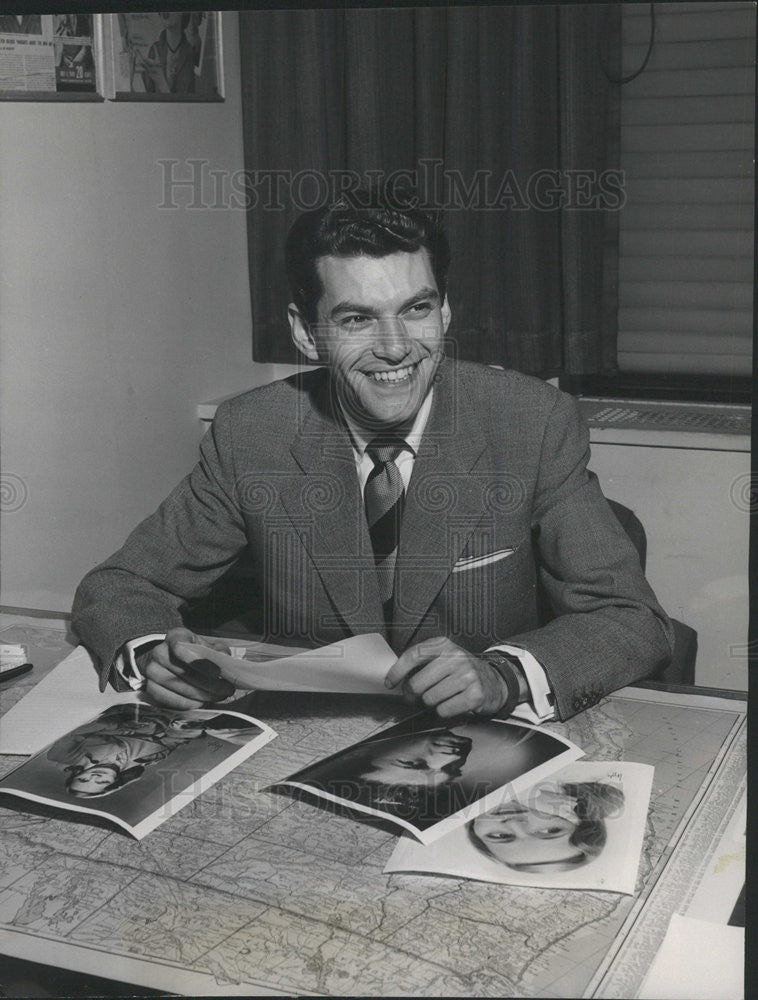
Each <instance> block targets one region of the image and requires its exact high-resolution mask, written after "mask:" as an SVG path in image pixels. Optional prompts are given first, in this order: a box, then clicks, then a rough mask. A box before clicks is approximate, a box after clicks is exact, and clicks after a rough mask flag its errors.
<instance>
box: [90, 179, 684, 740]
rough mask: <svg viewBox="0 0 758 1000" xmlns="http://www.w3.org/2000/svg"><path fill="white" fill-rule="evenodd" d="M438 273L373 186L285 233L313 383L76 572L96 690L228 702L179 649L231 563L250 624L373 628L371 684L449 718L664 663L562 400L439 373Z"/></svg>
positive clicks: (251, 409)
mask: <svg viewBox="0 0 758 1000" xmlns="http://www.w3.org/2000/svg"><path fill="white" fill-rule="evenodd" d="M449 257H450V255H449V249H448V244H447V240H446V238H445V234H444V232H443V230H442V228H441V226H440V224H439V221H438V219H437V217H436V216H435V215H433V214H431V213H427V212H425V211H422V210H420V209H418V208H414V207H411V206H410V205H408V206H404V207H403V206H401V207H398V206H397V204H393V205H389V204H387V203H386V202H383V200H382V198H381V197H380V196H379V195H377V194H376V193H374V194H373V195H369V194H368V193H366V192H363V193H355V194H354V195H353V196H352V197H351V198H349V199H348V198H344V199H343V200H341V201H340V202H339V203H337V204H336V205H333V206H330V207H327V208H323V209H319V210H316V211H314V212H309V213H306V214H305V215H303V216H301V217H300V218H299V219H298V220H297V221H296V222H295V224H294V226H293V227H292V229H291V231H290V235H289V237H288V241H287V249H286V259H287V270H288V275H289V279H290V284H291V287H292V301H291V303H290V305H289V308H288V316H289V322H290V328H291V332H292V337H293V340H294V342H295V344H296V345H297V347H298V349H299V351H300V352H301V353H302V354H303V355H304V356H305V357H306V358H307V359H308V360H309V361H311V362H315V363H319V364H320V365H322V366H323V367H321V368H320V369H318V370H316V371H313V372H308V373H306V374H303V375H301V376H297V377H293V378H290V379H285V380H283V381H281V382H277V383H274V384H272V385H269V386H265V387H263V388H261V389H256V390H253V391H252V392H249V393H245V394H243V395H241V396H238V397H236V398H234V399H232V400H229V401H227V402H226V403H224V404H222V406H220V407H219V409H218V412H217V414H216V418H215V420H214V424H213V428H212V429H211V431H209V433H208V435H207V437H206V438H205V440H204V441H203V444H202V446H201V457H200V461H199V463H198V464H197V466H196V467H195V469H194V470H193V471H192V472H191V473H190V474H189V476H188V477H187V478H186V479H185V480H184V481H183V482H182V483H181V484H180V485H179V486H178V487H177V488H176V490H174V492H173V493H172V494H171V495H170V496H169V497H168V499H167V500H166V501H164V503H163V504H162V505H161V507H160V508H159V509H158V510H157V511H156V513H155V514H153V515H152V516H151V517H149V518H148V519H147V520H146V521H144V522H143V523H142V524H141V525H140V526H139V527H138V528H137V529H136V530H135V531H134V532H133V533H132V535H131V536H130V537H129V539H127V541H126V543H125V545H124V546H123V548H122V549H120V550H119V552H117V553H116V554H115V555H114V556H112V557H111V558H110V559H108V560H107V561H106V562H105V563H103V564H101V565H100V566H99V567H97V568H96V569H95V570H93V571H92V572H91V573H89V574H88V575H87V577H85V579H84V580H83V582H82V584H81V586H80V588H79V591H78V592H77V596H76V599H75V604H74V622H73V624H74V628H75V630H76V632H77V633H78V634H79V636H80V637H81V640H82V642H83V643H84V644H85V645H86V646H87V647H88V648H89V649H90V651H91V652H92V654H93V657H94V658H95V660H96V662H97V663H98V665H99V668H100V674H101V683H102V685H105V684H106V683H107V681H108V679H110V680H111V681H112V682H113V683H114V684H116V685H118V686H124V685H126V684H129V685H131V686H134V687H138V686H145V687H146V691H147V695H148V697H149V698H151V699H152V700H153V701H154V702H156V703H158V704H161V705H165V706H168V707H171V708H179V709H186V708H196V707H199V706H201V705H204V704H208V703H210V702H213V701H215V700H219V699H222V698H224V697H226V696H228V695H229V694H231V685H229V684H228V683H227V682H226V681H224V680H223V679H221V678H220V677H219V676H218V674H217V673H216V672H214V670H213V669H208V670H201V669H198V668H197V666H196V665H195V666H193V665H192V664H191V663H188V662H186V661H185V659H184V656H183V655H182V650H181V646H180V645H179V644H180V643H181V642H182V641H184V642H187V641H189V642H196V641H198V640H197V637H196V636H195V635H194V633H192V632H191V631H189V630H188V629H187V628H185V627H184V625H183V618H182V615H183V614H185V613H186V611H187V609H188V608H189V607H191V605H192V602H193V601H195V600H197V599H200V598H202V597H203V596H204V595H206V594H207V592H208V590H209V588H210V587H211V586H212V584H213V583H214V582H215V581H216V580H217V579H218V578H219V577H220V576H222V574H224V573H225V572H226V571H227V570H229V569H230V567H233V566H234V564H235V563H236V562H237V560H239V559H240V557H241V556H243V555H244V557H245V559H246V561H247V564H248V566H251V567H252V570H251V575H250V576H249V577H248V578H247V581H248V583H247V585H248V586H250V587H251V595H250V609H249V610H250V616H249V619H248V620H249V622H250V627H251V630H252V631H255V632H258V633H263V634H264V636H265V637H266V638H268V639H270V640H274V641H276V640H281V639H283V638H286V639H288V640H294V641H296V642H299V643H308V644H312V645H316V644H323V643H328V642H334V641H336V640H339V639H343V638H345V637H347V636H350V635H354V634H358V633H365V632H377V631H378V632H382V633H383V634H384V635H385V636H386V637H387V639H388V641H389V642H390V644H391V645H392V647H393V649H394V650H395V652H396V653H397V654H398V660H397V662H396V663H395V665H394V666H393V667H392V669H391V670H390V672H389V674H388V677H387V685H388V686H389V687H400V688H401V689H402V691H403V693H404V694H405V696H406V698H407V699H409V700H411V701H418V702H421V703H423V704H424V705H425V706H427V707H430V708H434V709H435V710H436V712H437V714H438V715H439V716H440V717H442V718H449V717H452V716H455V715H457V714H459V713H462V712H469V711H470V712H475V713H479V714H482V715H489V714H492V713H494V712H498V711H499V712H500V713H501V714H506V715H507V714H510V713H511V712H515V713H516V714H519V715H521V716H523V717H526V718H528V719H530V720H531V721H533V722H541V721H543V720H545V719H550V718H554V717H558V718H566V717H568V716H570V715H572V714H573V713H574V712H576V711H579V710H580V709H582V708H585V707H587V706H589V705H591V704H594V703H595V702H596V701H597V700H598V699H599V698H600V697H601V696H602V695H603V694H605V693H607V692H608V691H611V690H614V689H615V688H618V687H621V686H623V685H624V684H628V683H631V682H632V681H634V680H636V679H638V678H640V677H643V676H645V675H646V674H649V673H650V672H652V671H653V670H655V669H657V668H659V667H661V666H663V665H664V664H665V663H666V662H667V660H668V658H669V656H670V650H671V631H670V625H669V622H668V619H667V618H666V615H665V613H664V612H663V611H662V609H661V608H660V606H659V605H658V603H657V601H656V600H655V596H654V595H653V593H652V591H651V590H650V588H649V586H648V584H647V583H646V581H645V579H644V577H643V574H642V571H641V569H640V565H639V561H638V558H637V555H636V552H635V550H634V548H633V547H632V545H631V543H630V542H629V540H628V538H627V537H626V535H625V534H624V532H623V530H622V529H621V527H620V526H619V524H618V523H617V522H616V520H615V518H614V516H613V514H612V512H611V511H610V509H609V507H608V505H607V503H606V501H605V499H604V498H603V496H602V494H601V492H600V489H599V487H598V484H597V480H596V479H595V477H594V476H593V475H592V474H591V473H589V472H588V470H587V458H588V454H589V450H588V435H587V431H586V428H585V427H584V426H583V425H582V423H581V420H580V418H579V416H578V413H577V408H576V406H575V404H574V401H573V400H572V399H571V398H570V397H569V396H566V395H565V394H563V393H561V392H559V391H558V390H556V389H554V388H553V387H552V386H550V385H547V384H546V383H544V382H542V381H541V380H538V379H535V378H530V377H528V376H525V375H521V374H519V373H516V372H513V371H501V370H494V369H492V368H488V367H486V366H483V365H476V364H472V363H464V362H456V361H455V360H453V359H452V358H450V357H449V355H450V354H454V353H455V351H454V350H453V349H452V348H453V346H454V340H453V339H452V338H451V337H450V334H449V328H450V324H451V307H450V304H449V301H448V297H447V271H448V264H449ZM256 588H257V591H256Z"/></svg>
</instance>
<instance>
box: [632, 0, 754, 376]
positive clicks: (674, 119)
mask: <svg viewBox="0 0 758 1000" xmlns="http://www.w3.org/2000/svg"><path fill="white" fill-rule="evenodd" d="M622 23H623V35H622V40H623V48H622V52H623V75H624V76H626V75H628V74H630V73H632V72H634V70H635V69H636V68H637V67H639V66H640V65H641V63H642V62H643V60H644V58H645V53H646V52H647V47H648V40H649V37H650V13H649V4H631V5H629V4H625V5H624V9H623V22H622ZM755 24H756V8H755V5H754V4H753V3H745V2H742V3H666V4H656V5H655V43H654V45H653V49H652V53H651V56H650V60H649V62H648V64H647V67H646V68H645V70H644V71H643V72H642V73H641V74H640V75H639V76H638V77H637V78H636V79H634V80H632V81H630V82H629V83H627V84H625V85H624V86H622V88H621V167H622V169H623V170H624V171H625V174H626V194H627V202H626V206H625V208H624V210H623V211H622V213H621V219H620V258H619V347H618V352H619V358H618V359H619V368H620V369H622V370H625V371H638V372H659V373H661V372H663V373H708V374H716V375H719V374H721V375H749V374H750V372H751V347H752V294H753V288H752V281H753V225H754V221H753V220H754V215H753V213H754V188H753V183H754V170H753V155H754V152H753V151H754V128H755V125H754V123H755Z"/></svg>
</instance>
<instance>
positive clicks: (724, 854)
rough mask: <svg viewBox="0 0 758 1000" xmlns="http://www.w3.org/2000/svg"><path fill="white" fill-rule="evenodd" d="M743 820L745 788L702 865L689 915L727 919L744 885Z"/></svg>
mask: <svg viewBox="0 0 758 1000" xmlns="http://www.w3.org/2000/svg"><path fill="white" fill-rule="evenodd" d="M746 823H747V790H746V791H745V792H744V793H743V795H742V798H741V800H740V804H739V806H738V807H737V809H736V810H735V812H734V815H733V816H732V817H731V819H730V821H729V823H728V824H727V826H726V829H725V830H724V833H723V835H722V836H721V837H720V838H719V841H718V843H717V844H716V845H715V848H714V850H713V852H712V853H711V856H710V857H709V858H708V860H707V863H706V864H705V865H704V866H703V868H701V872H702V875H701V881H700V884H699V885H698V887H697V891H696V892H695V895H694V896H693V897H692V899H691V901H690V903H689V905H688V907H687V916H688V917H694V918H695V919H702V920H712V921H714V922H716V923H719V924H726V923H728V922H729V917H730V916H731V913H732V910H733V909H734V905H735V903H736V902H737V899H738V897H739V895H740V891H741V890H742V888H743V887H744V885H745V847H746V838H745V832H746V831H745V826H746Z"/></svg>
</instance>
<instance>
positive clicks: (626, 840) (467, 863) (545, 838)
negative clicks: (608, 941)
mask: <svg viewBox="0 0 758 1000" xmlns="http://www.w3.org/2000/svg"><path fill="white" fill-rule="evenodd" d="M653 772H654V769H653V768H652V767H651V766H650V765H649V764H639V763H631V762H628V761H613V762H611V763H609V762H607V761H605V762H603V761H594V762H593V761H575V762H574V763H572V764H569V765H567V766H566V767H565V768H562V769H561V770H560V771H557V772H556V773H555V774H553V775H550V776H549V777H548V778H546V779H543V780H541V781H537V782H535V784H534V785H532V786H531V787H529V788H527V789H522V790H519V791H518V792H517V793H513V792H512V791H508V790H506V792H505V794H504V795H503V796H502V798H501V801H500V802H498V803H496V804H494V805H490V806H489V808H487V809H484V810H483V811H482V812H481V813H480V814H479V815H478V816H475V817H473V818H471V819H469V820H468V821H467V822H466V823H464V824H462V825H461V826H459V827H457V828H456V829H454V830H451V831H450V832H449V833H446V834H445V836H444V837H442V838H440V839H439V840H437V841H435V842H434V843H433V844H429V845H426V846H425V845H423V844H419V843H417V842H416V841H414V840H412V839H411V838H410V837H402V838H401V839H400V840H399V841H398V843H397V846H396V847H395V850H394V852H393V854H392V857H391V858H390V860H389V862H388V863H387V865H386V867H385V869H384V870H385V872H429V873H434V874H437V875H453V876H458V877H460V878H471V879H478V880H480V881H484V882H498V883H501V884H502V885H518V886H534V887H535V888H536V887H540V888H556V889H558V888H561V889H603V890H607V891H609V892H623V893H629V894H632V893H634V891H635V885H636V881H637V873H638V868H639V862H640V857H641V853H642V851H643V845H644V839H645V828H646V822H647V811H648V806H649V804H650V791H651V787H652V782H653Z"/></svg>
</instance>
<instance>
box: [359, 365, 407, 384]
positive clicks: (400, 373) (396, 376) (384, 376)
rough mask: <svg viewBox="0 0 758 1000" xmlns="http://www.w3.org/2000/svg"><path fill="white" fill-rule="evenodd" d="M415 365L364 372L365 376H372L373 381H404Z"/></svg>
mask: <svg viewBox="0 0 758 1000" xmlns="http://www.w3.org/2000/svg"><path fill="white" fill-rule="evenodd" d="M415 367H416V366H415V365H410V366H409V367H408V368H393V369H392V371H383V372H366V377H367V378H372V379H373V380H374V381H375V382H404V381H405V379H407V378H410V376H411V375H412V374H413V369H414V368H415Z"/></svg>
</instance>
